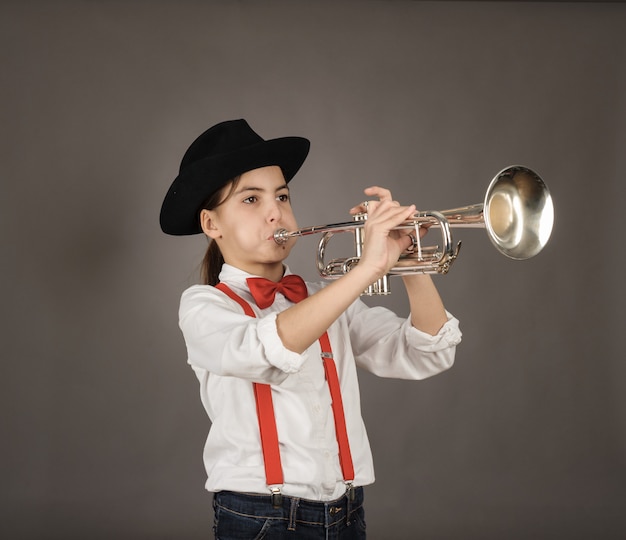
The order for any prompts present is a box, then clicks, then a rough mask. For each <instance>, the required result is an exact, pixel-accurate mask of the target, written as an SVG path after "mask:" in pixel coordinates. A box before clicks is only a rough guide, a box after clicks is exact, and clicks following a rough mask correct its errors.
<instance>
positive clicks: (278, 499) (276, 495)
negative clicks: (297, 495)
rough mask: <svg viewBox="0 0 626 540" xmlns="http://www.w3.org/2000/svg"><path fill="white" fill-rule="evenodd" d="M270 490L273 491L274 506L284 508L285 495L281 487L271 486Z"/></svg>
mask: <svg viewBox="0 0 626 540" xmlns="http://www.w3.org/2000/svg"><path fill="white" fill-rule="evenodd" d="M270 491H271V492H272V506H273V507H274V508H282V506H283V495H282V493H281V492H280V488H279V487H277V486H274V487H272V488H270Z"/></svg>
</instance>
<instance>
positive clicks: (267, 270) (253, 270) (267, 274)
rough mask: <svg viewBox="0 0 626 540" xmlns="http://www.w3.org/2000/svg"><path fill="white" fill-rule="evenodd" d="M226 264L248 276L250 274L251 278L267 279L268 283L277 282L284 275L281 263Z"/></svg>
mask: <svg viewBox="0 0 626 540" xmlns="http://www.w3.org/2000/svg"><path fill="white" fill-rule="evenodd" d="M225 262H226V263H227V264H230V265H231V266H234V267H235V268H239V270H243V271H244V272H247V273H248V274H252V275H253V276H259V277H262V278H265V279H269V280H270V281H274V282H278V281H280V280H281V279H282V277H283V276H284V275H285V267H284V265H283V263H282V262H279V263H276V264H257V265H248V266H245V267H244V266H242V265H241V264H232V263H230V262H228V261H225Z"/></svg>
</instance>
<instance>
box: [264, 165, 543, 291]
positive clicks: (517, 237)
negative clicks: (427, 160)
mask: <svg viewBox="0 0 626 540" xmlns="http://www.w3.org/2000/svg"><path fill="white" fill-rule="evenodd" d="M366 220H367V214H357V215H356V216H354V220H353V221H347V222H342V223H333V224H329V225H319V226H314V227H305V228H303V229H298V230H297V231H291V232H289V231H286V230H285V229H279V230H277V231H276V232H275V233H274V240H275V241H276V243H278V244H283V243H285V242H287V240H288V239H289V238H293V237H298V236H308V235H310V234H322V238H321V240H320V242H319V245H318V250H317V267H318V270H319V273H320V275H321V276H322V277H325V278H329V279H333V278H338V277H341V276H343V275H345V274H346V273H347V272H349V271H350V269H351V268H353V267H354V266H355V265H356V264H358V262H359V260H360V257H361V253H362V249H363V242H364V234H363V232H364V231H363V227H364V225H365V222H366ZM553 223H554V208H553V204H552V197H551V195H550V192H549V190H548V187H547V186H546V184H545V183H544V181H543V180H542V179H541V177H540V176H539V175H538V174H537V173H536V172H534V171H533V170H531V169H528V168H527V167H522V166H519V165H516V166H512V167H507V168H505V169H503V170H502V171H500V172H499V173H498V174H497V175H496V176H495V177H494V178H493V180H492V181H491V183H490V184H489V187H488V188H487V192H486V193H485V197H484V201H483V202H482V203H479V204H472V205H469V206H464V207H460V208H454V209H451V210H442V211H430V212H417V213H415V214H414V215H413V216H411V218H410V219H408V220H406V221H404V222H403V223H401V224H400V225H398V226H397V227H395V229H397V230H401V229H412V230H414V231H415V235H413V238H414V246H413V248H412V249H411V250H410V251H407V252H405V253H403V254H402V255H401V256H400V258H399V260H398V262H397V263H396V265H395V266H394V267H393V268H392V269H391V270H390V271H389V274H388V275H387V276H383V278H381V279H380V280H378V281H377V282H375V283H373V284H372V285H370V286H369V287H368V288H367V289H366V290H365V291H364V294H367V295H380V294H389V292H390V287H389V280H388V276H389V275H410V274H415V273H423V274H447V273H448V271H449V270H450V266H451V265H452V263H453V262H454V261H455V260H456V258H457V256H458V254H459V249H460V246H461V242H458V244H457V245H456V246H454V245H453V242H452V233H451V230H450V229H451V228H484V229H486V232H487V236H488V237H489V239H490V240H491V243H492V244H493V245H494V247H495V248H496V249H497V250H498V251H499V252H500V253H502V254H503V255H505V256H506V257H509V258H511V259H515V260H524V259H529V258H531V257H534V256H535V255H537V254H538V253H539V252H540V251H541V250H542V249H543V248H544V247H545V246H546V244H547V243H548V240H549V239H550V234H551V232H552V226H553ZM425 225H428V226H430V227H436V228H439V229H440V232H441V245H437V246H421V241H420V235H419V230H418V229H419V227H421V226H425ZM340 232H352V233H354V236H355V255H354V256H352V257H346V258H340V259H333V260H331V261H330V262H328V263H326V262H325V260H324V256H325V252H326V246H327V244H328V242H329V241H330V239H331V238H332V236H333V235H335V234H336V233H340Z"/></svg>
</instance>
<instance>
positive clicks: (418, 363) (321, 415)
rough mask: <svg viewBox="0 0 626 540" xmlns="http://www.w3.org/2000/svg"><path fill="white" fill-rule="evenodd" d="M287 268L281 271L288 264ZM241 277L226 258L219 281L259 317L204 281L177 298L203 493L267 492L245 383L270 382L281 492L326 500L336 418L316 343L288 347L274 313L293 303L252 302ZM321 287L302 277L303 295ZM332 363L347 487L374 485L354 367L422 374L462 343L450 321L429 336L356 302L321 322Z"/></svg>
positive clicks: (439, 366) (333, 483)
mask: <svg viewBox="0 0 626 540" xmlns="http://www.w3.org/2000/svg"><path fill="white" fill-rule="evenodd" d="M285 273H286V274H288V273H289V270H288V269H286V272H285ZM248 277H251V276H250V275H249V274H247V273H245V272H243V271H241V270H239V269H237V268H234V267H232V266H229V265H226V264H225V265H224V266H223V268H222V271H221V273H220V281H222V282H223V283H226V284H227V285H228V286H229V287H230V288H231V289H232V290H233V291H234V292H236V293H237V294H238V295H239V296H241V297H242V298H243V299H245V300H246V301H248V302H249V303H250V306H251V307H252V309H253V310H254V312H255V314H256V316H257V318H252V317H249V316H247V315H245V314H244V313H243V310H242V309H241V306H239V304H238V303H236V302H235V301H233V300H232V299H230V298H229V297H227V296H226V295H225V294H224V293H222V292H221V291H219V290H218V289H216V288H215V287H212V286H209V285H194V286H192V287H190V288H189V289H187V290H186V291H185V292H184V293H183V295H182V298H181V303H180V312H179V316H180V327H181V330H182V332H183V336H184V338H185V343H186V345H187V353H188V362H189V364H190V365H191V367H192V368H193V370H194V371H195V373H196V375H197V377H198V379H199V381H200V397H201V400H202V403H203V405H204V407H205V409H206V411H207V414H208V415H209V418H210V419H211V422H212V426H211V429H210V431H209V436H208V438H207V441H206V445H205V448H204V464H205V467H206V471H207V475H208V478H207V482H206V489H207V490H208V491H220V490H231V491H239V492H252V493H261V494H265V495H267V494H268V493H269V491H268V487H267V484H266V481H265V470H264V465H263V453H262V449H261V443H260V436H259V427H258V419H257V414H256V404H255V400H254V393H253V386H252V383H253V382H261V383H267V384H271V385H272V397H273V401H274V410H275V415H276V426H277V430H278V439H279V444H280V455H281V460H282V466H283V475H284V481H285V483H284V485H283V486H282V489H281V491H282V493H283V494H285V495H291V496H294V497H300V498H306V499H312V500H332V499H335V498H337V497H340V496H341V495H342V494H343V493H344V492H345V484H344V481H343V476H342V472H341V466H340V464H339V457H338V447H337V440H336V435H335V424H334V419H333V413H332V409H331V400H330V395H329V390H328V385H327V383H326V380H325V377H324V367H323V363H322V360H321V358H320V346H319V343H317V342H316V343H314V344H313V345H311V347H309V348H308V349H307V350H306V351H305V352H304V353H302V354H298V353H295V352H292V351H290V350H288V349H286V348H285V347H284V346H283V344H282V342H281V340H280V338H279V337H278V332H277V329H276V315H277V314H278V313H279V312H281V311H284V310H285V309H287V308H288V307H290V306H291V305H292V303H291V302H290V301H289V300H287V299H286V298H284V297H283V296H282V295H281V294H280V293H278V294H277V295H276V300H275V301H274V304H273V305H272V306H270V307H269V308H267V309H259V308H258V307H257V306H256V304H255V303H254V300H253V299H252V296H251V295H250V292H249V290H248V287H247V284H246V278H248ZM322 287H324V284H323V283H307V288H308V290H309V294H313V293H315V292H316V291H318V290H319V289H321V288H322ZM328 336H329V338H330V342H331V345H332V348H333V355H334V360H335V363H336V365H337V372H338V376H339V381H340V386H341V394H342V398H343V404H344V411H345V417H346V424H347V429H348V438H349V441H350V449H351V451H352V459H353V462H354V471H355V479H354V485H355V486H365V485H368V484H371V483H372V482H374V468H373V463H372V454H371V450H370V445H369V441H368V438H367V433H366V430H365V425H364V423H363V419H362V417H361V406H360V396H359V387H358V381H357V373H356V367H357V366H358V367H360V368H363V369H366V370H368V371H370V372H372V373H374V374H376V375H380V376H383V377H395V378H403V379H424V378H426V377H430V376H431V375H435V374H437V373H439V372H441V371H443V370H445V369H448V368H449V367H451V366H452V364H453V362H454V354H455V348H456V345H457V344H458V343H459V342H460V341H461V332H460V330H459V324H458V321H457V320H456V319H455V318H454V317H452V316H451V315H450V314H448V321H447V323H446V324H445V325H444V326H443V328H442V329H441V330H440V331H439V333H438V334H437V335H436V336H431V335H429V334H426V333H424V332H421V331H419V330H417V329H416V328H414V327H413V326H411V323H410V320H409V319H402V318H399V317H397V316H396V315H395V314H394V313H393V312H391V311H389V310H388V309H385V308H382V307H368V306H367V305H365V303H363V302H362V301H361V300H356V301H355V302H354V303H353V304H352V305H351V306H350V307H349V308H348V309H347V310H346V312H345V313H344V314H343V315H341V316H340V317H339V319H337V321H335V322H334V323H333V324H332V325H331V327H330V328H329V329H328Z"/></svg>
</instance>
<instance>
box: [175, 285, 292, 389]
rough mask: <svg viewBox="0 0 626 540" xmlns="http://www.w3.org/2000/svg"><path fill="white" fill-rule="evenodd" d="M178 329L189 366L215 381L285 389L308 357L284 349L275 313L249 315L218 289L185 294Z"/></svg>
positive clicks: (193, 289)
mask: <svg viewBox="0 0 626 540" xmlns="http://www.w3.org/2000/svg"><path fill="white" fill-rule="evenodd" d="M179 326H180V329H181V331H182V333H183V337H184V339H185V344H186V346H187V355H188V362H189V364H191V365H192V366H194V367H199V368H201V369H205V370H207V371H209V372H211V373H215V374H216V375H221V376H232V377H239V378H242V379H248V380H251V381H255V382H266V383H270V384H280V383H281V382H282V381H283V380H284V379H285V378H286V377H287V376H288V375H289V374H290V373H294V372H296V371H298V370H299V369H300V367H301V366H302V363H303V361H304V357H303V355H300V354H298V353H295V352H293V351H290V350H289V349H286V348H285V347H284V346H283V344H282V341H281V340H280V337H279V336H278V331H277V328H276V313H269V314H267V315H265V316H263V317H259V318H254V317H250V316H248V315H245V314H244V313H243V311H242V309H241V307H240V306H239V305H238V304H236V303H235V302H234V301H233V300H231V299H230V298H227V297H226V295H224V294H223V293H221V292H220V291H218V290H217V289H215V288H214V287H209V286H201V285H199V286H194V287H191V288H189V289H187V290H186V291H185V292H184V293H183V295H182V297H181V302H180V310H179Z"/></svg>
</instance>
